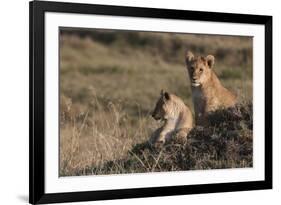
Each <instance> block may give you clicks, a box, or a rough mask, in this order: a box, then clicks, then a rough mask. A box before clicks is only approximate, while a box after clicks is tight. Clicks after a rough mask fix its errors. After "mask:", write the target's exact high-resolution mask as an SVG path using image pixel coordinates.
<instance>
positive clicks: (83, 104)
mask: <svg viewBox="0 0 281 205" xmlns="http://www.w3.org/2000/svg"><path fill="white" fill-rule="evenodd" d="M187 49H189V50H191V51H192V52H193V53H195V54H198V55H199V54H201V55H204V56H205V55H208V54H212V55H214V56H215V58H216V63H215V68H214V69H215V72H216V73H217V74H218V76H219V78H220V80H221V81H222V83H223V85H224V86H225V87H227V88H229V89H230V90H232V91H234V92H235V93H236V94H237V95H238V96H239V104H238V105H237V106H236V107H235V108H232V109H229V110H222V111H218V112H216V113H213V114H212V115H211V116H210V119H209V120H210V122H211V123H210V126H208V127H199V126H198V127H195V128H194V129H193V130H192V132H191V133H190V135H189V137H188V140H187V141H186V142H185V143H184V144H183V143H179V142H176V141H172V142H171V143H169V144H167V145H165V146H163V147H161V148H153V147H151V146H150V145H149V144H148V143H147V140H148V139H149V137H150V135H151V133H152V132H153V131H154V130H155V129H156V128H158V127H159V123H160V122H156V121H155V120H154V119H153V118H152V117H151V116H150V113H151V111H152V110H153V108H154V105H155V103H156V101H157V99H158V97H159V94H160V90H161V89H164V90H167V91H169V92H171V93H174V94H176V95H177V96H179V97H181V98H182V99H183V100H184V102H185V103H186V104H187V105H188V106H189V107H190V108H191V110H193V105H192V100H191V89H190V85H189V79H188V75H187V71H186V68H185V61H184V53H185V51H186V50H187ZM252 140H253V139H252V38H251V37H239V36H220V35H195V34H172V33H152V32H130V31H109V30H73V29H67V28H64V29H61V31H60V148H59V149H60V170H59V173H60V176H73V175H88V174H118V173H137V172H151V171H173V170H178V171H179V170H194V169H218V168H237V167H251V166H252Z"/></svg>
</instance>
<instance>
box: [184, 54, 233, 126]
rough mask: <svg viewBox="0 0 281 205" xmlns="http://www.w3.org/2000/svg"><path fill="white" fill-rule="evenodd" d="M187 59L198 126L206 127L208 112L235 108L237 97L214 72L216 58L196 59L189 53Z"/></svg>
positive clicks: (199, 57)
mask: <svg viewBox="0 0 281 205" xmlns="http://www.w3.org/2000/svg"><path fill="white" fill-rule="evenodd" d="M185 59H186V66H187V70H188V74H189V78H190V82H191V90H192V100H193V105H194V110H195V121H196V124H198V125H204V124H206V123H208V122H207V115H208V112H212V111H215V110H217V109H220V108H228V107H233V106H234V105H235V103H236V96H235V95H234V94H233V93H231V92H230V91H229V90H227V89H226V88H225V87H223V85H222V84H221V83H220V80H219V79H218V77H217V76H216V74H215V72H214V71H213V66H214V62H215V58H214V56H212V55H208V56H207V57H201V56H198V57H194V55H193V54H192V53H191V52H187V53H186V58H185Z"/></svg>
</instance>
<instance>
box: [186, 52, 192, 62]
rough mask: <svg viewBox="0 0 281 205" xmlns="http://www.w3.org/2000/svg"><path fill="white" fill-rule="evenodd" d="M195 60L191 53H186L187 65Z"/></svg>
mask: <svg viewBox="0 0 281 205" xmlns="http://www.w3.org/2000/svg"><path fill="white" fill-rule="evenodd" d="M193 59H194V55H193V53H192V52H190V51H187V52H186V53H185V62H186V63H190V62H191V61H192V60H193Z"/></svg>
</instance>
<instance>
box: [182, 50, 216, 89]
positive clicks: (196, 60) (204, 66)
mask: <svg viewBox="0 0 281 205" xmlns="http://www.w3.org/2000/svg"><path fill="white" fill-rule="evenodd" d="M185 61H186V67H187V70H188V74H189V77H190V82H191V86H192V87H198V86H202V85H203V84H204V83H205V82H208V80H209V78H210V76H211V73H212V68H213V65H214V63H215V57H214V56H212V55H208V56H206V57H202V56H199V57H194V55H193V54H192V53H191V52H187V53H186V56H185Z"/></svg>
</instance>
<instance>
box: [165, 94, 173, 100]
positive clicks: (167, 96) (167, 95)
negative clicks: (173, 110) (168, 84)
mask: <svg viewBox="0 0 281 205" xmlns="http://www.w3.org/2000/svg"><path fill="white" fill-rule="evenodd" d="M170 99H171V96H170V94H169V93H168V92H165V93H164V100H170Z"/></svg>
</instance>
